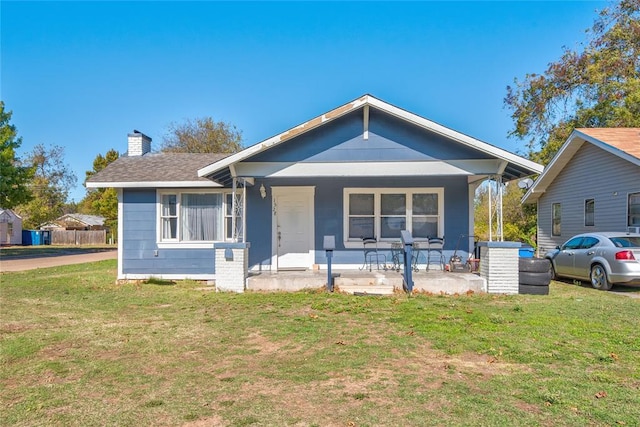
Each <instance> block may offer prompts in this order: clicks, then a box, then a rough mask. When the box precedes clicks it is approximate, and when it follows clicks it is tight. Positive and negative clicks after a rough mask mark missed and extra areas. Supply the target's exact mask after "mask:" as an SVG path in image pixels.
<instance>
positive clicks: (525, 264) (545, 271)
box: [518, 258, 553, 295]
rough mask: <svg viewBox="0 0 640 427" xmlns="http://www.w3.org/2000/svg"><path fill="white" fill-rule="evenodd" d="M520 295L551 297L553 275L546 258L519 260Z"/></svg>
mask: <svg viewBox="0 0 640 427" xmlns="http://www.w3.org/2000/svg"><path fill="white" fill-rule="evenodd" d="M518 263H519V265H518V281H519V283H518V293H520V294H529V295H549V283H551V278H552V277H553V274H552V272H551V261H549V260H548V259H546V258H518Z"/></svg>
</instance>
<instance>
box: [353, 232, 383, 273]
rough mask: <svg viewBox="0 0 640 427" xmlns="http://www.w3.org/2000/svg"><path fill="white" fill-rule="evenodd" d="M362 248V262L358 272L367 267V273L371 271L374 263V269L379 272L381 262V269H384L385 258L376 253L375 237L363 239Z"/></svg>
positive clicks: (376, 243) (376, 242) (376, 241)
mask: <svg viewBox="0 0 640 427" xmlns="http://www.w3.org/2000/svg"><path fill="white" fill-rule="evenodd" d="M362 247H363V248H364V262H363V264H362V267H360V270H364V269H365V268H367V266H368V267H369V271H371V266H372V264H373V263H374V262H375V263H376V269H377V270H380V261H381V260H382V265H383V268H385V269H386V264H387V256H386V255H385V254H381V253H379V252H378V239H376V238H375V237H363V238H362Z"/></svg>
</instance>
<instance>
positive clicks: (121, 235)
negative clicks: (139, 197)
mask: <svg viewBox="0 0 640 427" xmlns="http://www.w3.org/2000/svg"><path fill="white" fill-rule="evenodd" d="M116 193H117V195H118V277H121V276H122V275H123V271H124V270H123V268H124V266H123V265H122V261H123V259H124V246H123V245H124V241H123V240H122V239H123V238H124V201H123V198H124V196H123V191H122V188H118V189H117V190H116Z"/></svg>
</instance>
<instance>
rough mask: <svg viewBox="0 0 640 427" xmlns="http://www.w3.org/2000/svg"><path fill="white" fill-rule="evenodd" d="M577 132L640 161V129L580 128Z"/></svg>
mask: <svg viewBox="0 0 640 427" xmlns="http://www.w3.org/2000/svg"><path fill="white" fill-rule="evenodd" d="M576 130H577V131H580V132H582V133H584V134H585V135H589V136H591V137H593V138H595V139H598V140H600V141H602V142H604V143H605V144H608V145H610V146H612V147H615V148H617V149H618V150H621V151H624V152H626V153H628V154H631V155H632V156H633V157H637V158H638V159H640V128H579V129H576Z"/></svg>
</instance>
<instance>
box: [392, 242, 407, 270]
mask: <svg viewBox="0 0 640 427" xmlns="http://www.w3.org/2000/svg"><path fill="white" fill-rule="evenodd" d="M391 262H392V263H393V266H392V267H391V269H392V270H395V271H400V269H402V266H403V265H404V248H403V244H402V242H393V243H391Z"/></svg>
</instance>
